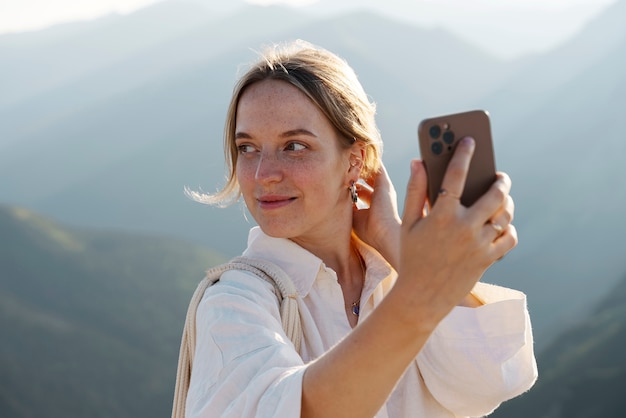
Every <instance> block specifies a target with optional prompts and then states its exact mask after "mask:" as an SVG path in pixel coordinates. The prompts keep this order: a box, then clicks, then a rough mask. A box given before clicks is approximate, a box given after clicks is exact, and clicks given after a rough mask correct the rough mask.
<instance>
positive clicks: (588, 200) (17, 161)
mask: <svg viewBox="0 0 626 418" xmlns="http://www.w3.org/2000/svg"><path fill="white" fill-rule="evenodd" d="M623 5H624V2H623V1H622V2H621V3H617V4H616V5H614V6H613V7H612V8H611V9H609V10H607V12H606V13H605V14H604V15H603V16H600V17H599V18H598V19H597V21H596V22H594V23H593V24H592V25H590V27H589V28H587V30H585V31H583V32H581V33H580V34H579V36H578V37H577V38H575V39H573V40H572V41H571V43H570V44H567V45H564V46H563V47H562V48H563V49H557V50H555V51H552V52H551V53H549V54H546V55H542V56H538V57H535V58H534V59H532V60H530V59H529V60H528V61H523V62H522V61H519V62H516V63H512V64H511V63H502V62H500V61H499V60H497V59H494V58H492V57H489V56H487V55H485V54H484V53H483V52H481V51H480V50H477V49H474V48H472V47H471V46H468V45H467V44H466V43H464V42H462V41H459V40H457V39H455V38H454V37H451V36H449V35H447V34H445V33H442V32H441V31H436V30H424V29H421V28H417V27H413V26H411V25H408V24H405V23H399V22H396V21H393V20H390V19H383V18H380V17H378V16H376V15H374V14H372V13H350V14H345V15H341V16H338V17H328V18H323V19H322V18H315V17H311V16H303V15H301V14H299V13H298V12H296V11H293V10H288V9H284V8H272V9H264V8H246V9H242V10H241V11H239V12H237V13H235V14H233V15H230V16H229V17H224V18H223V19H221V20H220V21H219V22H214V24H210V25H199V26H197V27H195V28H193V30H191V31H189V32H185V33H184V34H182V35H180V36H179V35H177V36H174V37H173V38H170V39H168V40H164V41H163V42H161V43H160V42H156V43H154V44H151V46H150V47H149V48H145V49H142V50H141V52H140V53H138V55H136V56H134V55H133V56H127V57H126V58H125V60H122V61H114V62H117V63H118V64H119V63H120V62H123V63H124V65H122V66H121V67H117V64H116V65H114V64H113V63H110V64H106V65H104V66H102V67H101V68H99V69H97V70H94V71H93V72H91V73H90V74H87V75H85V76H84V78H83V79H82V80H79V81H76V82H69V83H68V84H67V85H65V86H63V88H60V89H59V90H58V91H56V92H55V93H54V95H50V96H46V95H42V96H39V97H35V98H33V99H32V100H29V101H28V102H23V105H24V106H25V107H21V108H18V107H15V108H9V109H5V110H4V111H3V112H0V126H7V125H8V124H11V123H13V121H17V120H18V119H19V117H20V115H22V117H23V118H25V119H24V120H27V121H29V122H28V123H26V124H22V125H19V124H18V125H19V126H18V125H16V124H15V123H14V124H13V126H18V129H25V130H28V133H27V134H22V135H20V136H19V137H17V138H13V139H12V141H13V144H12V145H11V146H6V147H5V148H3V150H2V151H3V152H2V153H0V177H2V178H6V179H9V181H7V182H4V183H0V199H1V200H3V201H6V202H10V203H16V204H20V205H27V206H29V207H32V208H35V209H37V210H40V211H41V212H43V213H46V214H49V215H52V216H54V217H56V218H58V219H61V220H63V221H65V222H73V223H77V224H82V225H96V226H101V227H116V228H128V229H132V230H141V231H156V232H158V233H162V234H163V233H166V234H171V235H177V236H183V237H185V238H186V239H193V240H194V241H197V242H201V243H203V244H205V245H208V246H210V247H213V248H219V249H220V250H221V251H224V252H226V253H227V254H229V255H232V254H235V253H238V252H239V251H241V250H242V249H243V247H244V245H245V237H246V232H247V229H248V227H249V226H250V225H249V224H247V223H245V222H241V220H242V216H241V212H242V209H241V208H240V207H239V206H237V207H234V208H231V209H229V210H218V209H214V208H207V207H203V206H202V205H199V204H195V203H193V202H191V201H189V200H188V199H186V198H185V197H184V195H183V193H182V190H183V187H184V186H189V187H191V188H193V189H198V188H204V189H205V190H207V191H213V190H214V189H215V188H216V187H218V186H219V185H220V184H221V183H222V178H223V168H222V126H223V119H224V114H225V109H226V104H227V102H228V99H229V96H230V89H231V87H232V83H233V82H234V80H235V76H236V69H237V67H238V66H239V65H241V64H244V63H246V62H249V61H250V60H251V59H253V58H254V54H253V53H251V52H250V48H253V49H254V48H258V47H259V46H260V45H262V44H264V43H268V42H272V41H279V40H285V39H293V38H296V37H301V38H304V39H308V40H311V41H313V42H315V43H319V44H321V45H322V46H325V47H327V48H329V49H331V50H333V51H337V52H339V53H340V54H341V55H343V56H344V57H345V58H346V59H347V60H348V61H349V62H350V63H351V64H352V65H353V67H354V68H355V69H356V71H357V73H358V74H359V76H360V78H361V80H362V82H363V84H364V85H365V87H366V90H367V91H368V92H369V93H370V95H371V96H372V98H373V100H375V101H376V102H377V104H378V110H379V123H380V127H381V130H382V133H383V136H384V138H385V141H386V143H385V163H386V165H387V167H388V169H389V171H390V173H391V175H392V178H393V179H394V181H395V183H396V186H397V189H398V192H399V193H400V197H401V198H402V195H403V193H404V187H405V181H406V177H407V174H408V162H409V159H410V158H411V157H414V156H417V153H418V151H417V142H416V138H415V136H416V135H415V130H416V126H417V123H418V121H419V119H421V118H422V117H426V116H431V115H432V114H436V113H444V112H448V111H457V110H464V109H466V108H469V107H485V108H487V109H488V110H489V111H490V112H491V114H492V116H493V125H494V126H493V127H494V134H495V140H496V154H497V157H498V166H499V168H500V169H503V170H505V171H507V172H509V173H510V174H511V175H512V177H513V181H514V189H513V194H514V197H515V199H516V204H517V211H516V225H518V227H519V228H518V229H519V234H520V245H519V247H518V248H517V249H516V250H515V251H513V252H512V253H511V254H509V255H508V256H507V257H506V258H505V260H504V261H503V262H500V263H497V264H496V266H494V268H493V269H491V270H490V271H489V272H488V274H487V277H486V280H487V281H492V282H497V283H503V284H506V285H510V286H512V287H515V288H520V289H521V290H523V291H525V292H527V293H528V295H529V301H530V303H531V308H532V310H531V311H532V312H533V313H534V315H533V319H534V321H535V327H536V329H537V330H538V331H541V332H542V333H543V332H551V329H552V328H551V327H553V326H556V325H557V324H559V323H560V321H563V320H564V319H566V318H568V317H569V316H573V315H580V314H581V312H583V311H585V310H586V309H588V306H589V303H590V302H592V301H594V300H595V299H597V298H598V297H600V295H601V294H602V293H603V292H604V291H605V290H606V289H607V288H609V286H611V284H612V283H614V282H615V281H616V280H618V278H619V277H620V275H621V274H622V272H623V268H624V266H623V262H622V259H623V253H624V250H623V248H624V247H623V244H621V241H620V236H621V235H623V233H624V224H623V222H622V216H621V215H620V213H623V211H624V210H626V209H625V208H626V197H624V190H623V188H619V187H614V184H615V179H619V178H621V177H620V176H622V175H621V171H622V169H621V167H622V165H623V164H622V163H621V159H620V155H623V154H624V153H623V147H624V145H623V144H624V142H623V141H621V140H620V138H619V135H620V132H623V131H624V129H623V128H624V126H623V124H624V123H623V122H622V120H621V118H620V117H619V112H620V110H621V109H624V103H623V99H622V98H623V97H624V95H620V94H619V92H620V91H623V88H624V87H623V86H624V77H623V76H622V75H621V74H625V73H626V71H624V66H623V62H622V58H621V57H624V56H626V53H625V52H624V51H625V50H624V43H623V42H622V41H620V39H621V38H620V36H622V35H620V34H621V33H622V32H620V31H619V28H614V27H613V26H611V25H615V22H620V16H623ZM281 13H284V14H281ZM130 17H132V15H131V16H129V18H130ZM261 17H262V18H261ZM275 18H276V19H275ZM259 22H261V23H259ZM604 22H606V23H604ZM224 28H230V29H231V30H230V31H228V32H227V33H229V36H228V37H225V38H223V37H222V38H218V34H219V31H220V30H223V29H224ZM374 28H375V29H374ZM594 28H601V29H603V30H604V29H606V31H604V32H602V34H600V35H598V33H599V32H597V31H596V29H594ZM611 28H613V29H611ZM218 29H219V30H218ZM270 29H271V32H268V30H270ZM606 33H615V34H616V35H615V38H611V39H612V40H611V42H604V41H603V40H604V38H603V37H604V36H606ZM598 43H601V45H597V48H595V49H594V45H596V44H598ZM183 45H188V49H186V50H184V51H183ZM202 45H206V55H202V56H197V57H193V59H192V60H186V59H187V58H189V57H192V56H193V53H194V52H198V51H201V50H202ZM162 47H163V48H164V49H161V48H162ZM177 50H181V51H182V52H183V54H182V55H180V56H178V55H175V53H176V52H177ZM566 50H567V51H569V52H567V51H566ZM159 51H165V52H164V53H159ZM563 51H566V52H563ZM588 51H596V52H597V55H593V56H592V55H589V54H588V53H587V52H588ZM552 56H556V57H565V56H566V57H567V58H568V59H567V60H563V59H558V60H555V59H553V58H551V57H552ZM159 57H161V58H162V60H163V61H167V62H178V63H179V64H180V65H172V66H169V67H168V66H166V67H163V68H166V70H165V71H164V72H162V73H159V72H158V71H157V72H154V73H153V75H154V77H153V78H151V77H147V78H146V79H142V77H141V76H142V75H145V74H146V73H145V72H142V71H141V70H139V69H138V68H139V67H140V66H141V64H142V62H149V63H151V68H157V67H159V65H160V64H158V62H161V61H158V58H159ZM179 57H182V58H184V59H180V61H179V60H178V58H179ZM185 57H187V58H185ZM460 57H463V58H462V59H461V58H460ZM590 57H591V58H590ZM152 60H156V61H152ZM126 68H128V69H133V68H134V69H136V71H135V72H134V73H133V74H134V76H133V77H134V78H133V81H132V82H129V84H128V85H124V83H121V84H118V81H117V80H116V78H119V76H121V75H122V74H123V73H124V70H125V69H126ZM0 71H1V67H0ZM570 71H571V74H570ZM516 72H517V74H521V76H514V74H515V73H516ZM106 74H114V75H115V77H114V78H112V79H111V78H108V79H107V78H106V77H105V78H103V75H106ZM559 74H562V75H563V76H562V77H561V76H559ZM526 75H533V77H534V78H528V77H526ZM439 76H441V77H439ZM107 83H110V84H107ZM598 83H602V84H601V86H602V88H601V89H600V88H598V87H599V86H600V85H599V84H598ZM111 85H116V86H118V88H119V91H116V92H115V94H112V95H106V93H107V92H104V93H102V92H98V91H97V87H99V86H104V87H106V88H107V90H108V91H109V92H110V91H111V88H110V86H111ZM84 86H92V88H96V90H95V93H94V94H87V95H83V94H82V93H83V92H84V90H83V88H84ZM467 86H469V87H467ZM539 86H540V87H541V88H539ZM601 92H602V94H600V93H601ZM101 93H102V94H105V96H98V94H101ZM48 94H50V93H48ZM73 95H76V96H78V101H77V102H74V104H73V105H72V106H76V107H72V106H69V107H66V108H65V109H66V110H67V113H65V114H64V115H63V117H62V118H54V117H53V115H54V114H55V112H56V111H58V108H63V106H65V105H64V100H66V99H67V98H68V97H71V96H73ZM77 103H78V104H77ZM52 104H54V107H53V106H52ZM37 107H38V108H39V109H40V110H39V111H38V112H39V113H38V114H36V116H37V115H38V116H37V117H33V112H29V110H32V109H33V108H35V109H36V108H37ZM35 113H36V112H35ZM24 115H26V116H24ZM49 119H53V122H51V123H48V124H45V125H44V121H46V120H49ZM589 121H593V122H589ZM609 127H610V129H609ZM0 129H2V128H0ZM608 131H610V132H611V135H607V136H605V137H604V138H603V142H602V144H605V145H603V146H605V147H606V149H605V150H604V151H603V152H602V148H594V147H595V146H596V145H594V144H597V141H594V140H593V138H594V132H595V133H596V134H597V132H608ZM68 150H72V151H71V152H70V151H68ZM622 177H623V176H622ZM604 246H605V247H604ZM600 248H602V250H599V249H600ZM590 283H593V286H590ZM562 295H567V296H571V300H570V302H571V303H568V304H555V303H554V300H555V298H558V297H561V296H562ZM546 330H549V331H546ZM539 340H540V341H542V340H543V338H540V339H539Z"/></svg>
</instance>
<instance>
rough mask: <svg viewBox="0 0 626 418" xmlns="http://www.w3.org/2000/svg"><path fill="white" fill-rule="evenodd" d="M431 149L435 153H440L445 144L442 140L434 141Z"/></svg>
mask: <svg viewBox="0 0 626 418" xmlns="http://www.w3.org/2000/svg"><path fill="white" fill-rule="evenodd" d="M430 150H431V151H432V152H433V154H435V155H439V154H441V153H442V152H443V145H441V142H433V143H432V145H431V146H430Z"/></svg>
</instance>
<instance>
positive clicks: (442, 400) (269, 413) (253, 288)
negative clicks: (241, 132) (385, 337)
mask: <svg viewBox="0 0 626 418" xmlns="http://www.w3.org/2000/svg"><path fill="white" fill-rule="evenodd" d="M359 251H360V252H361V254H362V256H363V258H364V260H365V263H366V265H367V273H366V277H365V284H364V287H363V292H362V295H361V311H360V318H359V320H363V319H364V318H366V317H367V316H368V315H369V314H370V313H371V312H372V310H373V309H374V308H375V306H376V305H377V304H378V303H380V301H381V300H382V299H383V297H384V295H385V294H386V293H387V292H388V291H389V289H390V288H391V286H392V285H393V282H394V280H395V279H396V273H395V271H394V270H393V269H392V268H390V266H389V265H388V264H387V263H386V261H385V260H384V259H382V257H381V256H380V255H379V254H378V253H377V252H376V251H375V250H373V249H372V248H370V247H368V246H366V245H361V246H360V247H359ZM244 255H246V256H250V257H255V258H262V259H265V260H268V261H271V262H273V263H275V264H277V265H278V266H280V267H281V268H282V269H283V270H284V271H285V272H286V273H287V274H288V275H289V276H290V277H291V279H292V280H293V282H294V284H295V286H296V289H297V290H298V295H299V296H300V298H299V299H298V304H299V309H300V315H301V320H302V329H303V340H302V348H301V350H300V353H298V352H296V351H295V349H294V346H293V345H292V344H291V342H290V341H289V340H288V338H287V336H286V335H285V333H284V331H283V329H282V327H281V320H280V314H279V307H278V301H277V298H276V295H275V293H274V290H273V288H272V286H271V285H270V284H269V283H267V282H266V281H265V280H262V279H260V278H258V277H256V276H254V275H253V274H251V273H247V272H243V271H233V270H231V271H228V272H226V273H224V274H223V275H222V278H221V279H220V281H219V282H218V283H216V284H215V285H213V286H212V287H210V288H209V289H208V290H207V291H206V293H205V295H204V298H203V299H202V302H201V303H200V306H199V307H198V313H197V315H196V324H197V340H196V341H197V345H196V352H195V357H194V363H193V368H192V374H191V383H190V388H189V393H188V397H187V404H186V411H187V413H186V415H187V417H204V418H206V417H238V418H241V417H281V418H282V417H285V418H287V417H299V416H300V401H301V396H302V376H303V374H304V371H305V369H306V367H307V364H308V363H309V362H310V361H312V360H314V359H316V358H317V357H319V356H321V355H322V354H324V353H325V352H326V351H328V350H329V349H330V348H331V347H332V346H334V345H335V344H337V343H338V342H339V341H340V340H341V339H342V338H344V337H345V336H346V335H347V334H348V333H349V332H350V331H351V327H350V324H349V323H348V319H347V317H346V313H345V308H344V300H343V294H342V291H341V287H340V285H339V283H338V281H337V276H336V274H335V272H334V271H333V270H331V269H330V268H328V267H326V266H325V265H324V263H323V262H322V260H320V259H319V258H317V257H316V256H314V255H313V254H311V253H310V252H308V251H306V250H305V249H303V248H302V247H300V246H298V245H297V244H295V243H293V242H292V241H290V240H287V239H278V238H272V237H269V236H267V235H265V234H264V233H263V232H262V231H261V230H260V228H258V227H255V228H253V229H252V230H251V231H250V235H249V239H248V248H247V249H246V251H245V252H244ZM473 292H474V294H475V295H476V296H477V297H478V298H479V299H480V300H482V301H483V302H484V303H485V305H483V306H481V307H478V308H464V307H457V308H454V309H453V310H452V312H451V313H450V314H449V315H448V316H447V317H446V318H445V319H444V320H443V321H442V322H441V323H440V324H439V325H438V327H437V328H436V329H435V331H434V332H433V334H432V335H431V337H430V338H429V340H428V341H427V343H426V345H425V346H424V347H423V349H422V351H421V352H420V353H419V355H418V356H417V357H416V359H415V361H414V362H413V364H412V365H411V366H410V367H409V368H408V369H407V371H406V372H405V374H404V375H403V377H402V378H401V380H400V381H399V383H398V384H397V386H396V388H395V389H394V391H393V392H392V394H391V395H390V397H389V399H388V400H387V402H386V404H385V405H384V406H383V407H382V408H381V410H380V411H379V412H378V414H377V415H376V418H386V417H391V418H400V417H427V418H438V417H442V418H443V417H467V416H472V417H477V416H483V415H486V414H489V413H490V412H492V411H493V410H494V409H495V408H496V407H497V406H498V405H499V404H500V403H502V402H503V401H505V400H507V399H510V398H512V397H514V396H517V395H519V394H521V393H522V392H524V391H526V390H528V389H529V388H530V387H531V386H532V385H533V383H534V381H535V380H536V378H537V366H536V363H535V358H534V352H533V337H532V332H531V325H530V318H529V315H528V311H527V308H526V297H525V295H524V294H523V293H521V292H518V291H515V290H511V289H506V288H503V287H499V286H493V285H488V284H483V283H478V284H477V285H476V287H475V288H474V291H473ZM389 355H390V356H392V355H393V353H389ZM380 361H385V359H384V358H381V359H380ZM363 367H367V366H366V365H364V366H363ZM363 384H364V385H366V384H367V382H363Z"/></svg>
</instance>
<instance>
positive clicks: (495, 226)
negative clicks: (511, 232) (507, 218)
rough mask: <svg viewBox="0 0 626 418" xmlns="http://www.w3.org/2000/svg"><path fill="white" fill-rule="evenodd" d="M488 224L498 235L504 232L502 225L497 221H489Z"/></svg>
mask: <svg viewBox="0 0 626 418" xmlns="http://www.w3.org/2000/svg"><path fill="white" fill-rule="evenodd" d="M488 223H489V225H491V227H492V228H493V229H494V230H495V231H496V232H497V234H498V236H500V235H502V234H503V233H504V227H503V226H502V225H500V224H499V223H497V222H494V221H489V222H488Z"/></svg>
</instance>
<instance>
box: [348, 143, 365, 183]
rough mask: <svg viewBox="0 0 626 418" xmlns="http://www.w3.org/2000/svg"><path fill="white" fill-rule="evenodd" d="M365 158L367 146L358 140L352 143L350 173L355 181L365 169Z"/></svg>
mask: <svg viewBox="0 0 626 418" xmlns="http://www.w3.org/2000/svg"><path fill="white" fill-rule="evenodd" d="M364 159H365V148H364V147H363V146H362V145H361V144H359V143H358V142H357V143H355V144H353V145H352V148H351V149H350V156H349V161H350V168H349V169H348V174H349V175H350V178H351V179H352V180H353V181H357V180H358V178H359V177H360V175H361V170H362V169H363V164H364V163H363V161H364Z"/></svg>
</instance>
